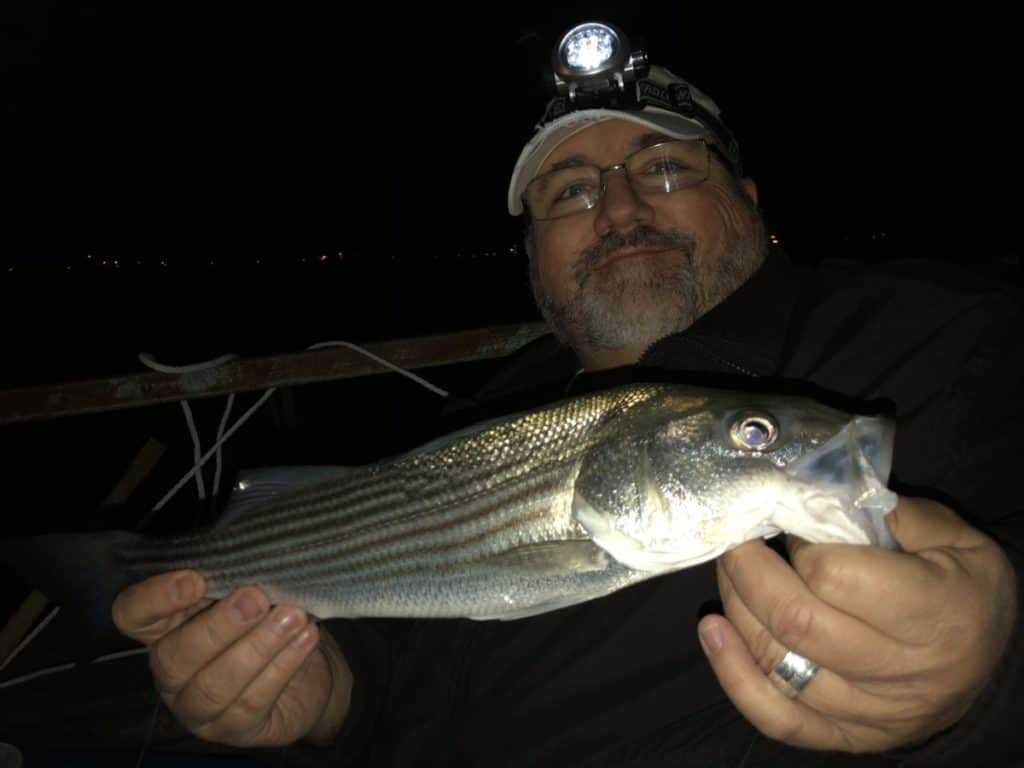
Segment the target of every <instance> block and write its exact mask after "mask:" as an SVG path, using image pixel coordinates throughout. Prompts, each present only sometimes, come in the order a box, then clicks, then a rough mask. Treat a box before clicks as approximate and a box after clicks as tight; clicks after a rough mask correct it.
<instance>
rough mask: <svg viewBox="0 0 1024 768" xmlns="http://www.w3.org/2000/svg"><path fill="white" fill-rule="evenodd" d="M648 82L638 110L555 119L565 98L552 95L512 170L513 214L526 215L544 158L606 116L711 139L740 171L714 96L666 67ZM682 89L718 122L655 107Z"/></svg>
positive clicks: (654, 70)
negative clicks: (530, 189) (528, 194)
mask: <svg viewBox="0 0 1024 768" xmlns="http://www.w3.org/2000/svg"><path fill="white" fill-rule="evenodd" d="M643 86H644V89H645V91H646V93H645V96H646V98H645V99H644V101H645V102H646V105H645V106H644V107H643V108H642V109H638V110H623V109H581V110H578V111H575V112H567V113H564V114H559V115H558V116H557V117H554V119H551V117H552V113H557V112H559V111H564V110H559V107H561V106H563V105H564V104H565V98H564V97H556V98H554V99H552V100H551V101H550V102H549V103H548V108H547V110H545V113H544V117H542V118H541V121H540V122H539V123H538V124H537V131H536V133H535V134H534V135H533V138H531V139H530V141H529V142H528V143H527V144H526V146H525V147H523V151H522V152H521V153H520V154H519V160H518V161H517V162H516V167H515V169H514V170H513V171H512V180H511V182H510V183H509V187H508V212H509V213H510V214H511V215H513V216H519V215H520V214H522V213H523V192H524V191H525V190H526V186H527V184H529V183H530V182H531V181H532V180H533V178H534V176H536V175H537V171H538V170H539V169H540V167H541V166H542V165H544V161H545V160H547V159H548V157H549V156H550V155H551V153H552V152H553V151H554V150H555V148H556V147H558V145H559V144H561V143H562V142H563V141H565V140H566V139H568V138H569V137H570V136H573V135H575V134H577V133H579V132H580V131H582V130H583V129H584V128H587V127H589V126H591V125H594V124H595V123H601V122H604V121H606V120H628V121H629V122H632V123H637V124H638V125H642V126H645V127H647V128H650V129H651V130H653V131H658V132H660V133H664V134H665V135H666V136H670V137H671V138H674V139H709V140H711V141H712V142H713V143H714V144H715V145H716V146H718V148H719V149H720V150H721V151H722V152H723V153H724V154H725V155H726V157H729V158H730V159H731V160H733V162H734V165H735V166H736V168H737V169H738V167H739V150H738V148H737V147H736V144H735V140H734V139H733V138H732V134H730V133H728V129H726V128H725V126H724V125H723V124H722V123H721V122H720V121H719V120H718V119H717V118H718V116H719V114H721V111H720V110H719V108H718V105H717V104H715V102H714V101H712V99H711V98H710V97H709V96H707V95H706V94H704V93H703V92H701V91H699V90H698V89H697V88H695V87H694V86H693V85H692V84H691V83H688V82H686V81H685V80H683V79H682V78H681V77H677V76H676V75H674V74H672V73H671V72H669V71H668V70H667V69H665V68H664V67H657V66H653V67H651V69H650V72H649V73H648V75H647V76H646V78H644V83H643ZM652 88H653V89H655V93H657V91H658V90H660V91H661V94H660V96H661V98H658V97H657V96H655V97H654V98H651V97H652V92H651V90H650V89H652ZM680 89H682V91H681V92H683V93H685V94H686V98H687V99H692V101H693V102H694V103H695V104H697V105H699V107H700V110H699V111H698V114H699V113H700V112H701V111H702V112H704V113H709V118H708V119H707V120H706V121H705V122H708V123H710V122H712V121H714V122H715V123H717V125H713V126H712V125H706V124H705V122H702V121H701V119H700V118H699V117H697V116H695V117H687V116H685V115H683V114H680V113H679V112H674V111H671V110H670V109H665V108H662V107H659V106H654V104H656V103H663V104H665V105H666V106H669V105H670V103H671V101H672V100H671V99H670V97H669V95H668V94H670V93H674V92H679V91H680ZM652 102H653V103H652ZM723 133H724V135H723Z"/></svg>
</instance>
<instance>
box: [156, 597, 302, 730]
mask: <svg viewBox="0 0 1024 768" xmlns="http://www.w3.org/2000/svg"><path fill="white" fill-rule="evenodd" d="M306 625H307V619H306V614H305V612H303V611H302V609H300V608H297V607H295V606H287V605H279V606H277V607H276V608H274V610H273V611H271V612H270V614H269V615H267V616H266V617H265V618H264V619H263V620H262V621H260V622H258V623H257V624H256V625H255V626H253V627H251V628H250V629H249V631H248V632H245V634H243V635H242V636H241V637H239V638H238V639H237V640H235V641H234V642H233V643H232V644H231V646H230V647H228V648H227V649H225V650H224V651H223V652H222V653H221V654H220V655H218V656H217V657H216V658H214V659H213V660H212V661H210V662H209V663H208V664H206V665H205V666H203V667H202V668H201V669H199V670H198V671H197V672H196V673H195V675H193V676H192V678H191V679H190V680H189V681H188V684H187V685H185V687H184V688H182V689H181V691H180V692H179V693H178V695H177V696H176V697H175V700H174V711H175V714H176V715H177V716H178V717H179V718H180V719H181V720H182V722H183V723H184V724H185V725H186V726H187V727H189V728H191V729H193V730H194V729H196V728H198V727H199V726H202V725H205V724H207V723H210V722H211V721H214V720H218V719H221V718H222V717H223V716H224V713H226V712H229V711H232V710H235V711H236V713H237V714H236V717H235V720H236V722H235V723H234V728H233V730H232V732H235V733H237V732H240V731H243V730H251V729H252V728H253V727H254V726H255V725H257V724H258V722H259V721H258V719H256V718H259V717H261V716H262V714H263V710H264V709H265V707H264V703H263V702H257V701H254V700H252V698H251V697H248V698H246V699H244V700H242V701H241V702H239V701H238V700H239V698H240V697H241V696H242V694H243V692H244V691H246V689H247V688H249V686H250V685H251V684H252V683H253V681H254V680H256V679H257V678H258V677H259V676H260V675H261V674H263V673H264V671H265V670H266V669H267V668H268V666H271V665H272V664H273V662H274V660H275V657H277V656H278V655H279V654H280V653H281V652H282V651H283V650H284V649H285V648H286V647H287V646H288V643H289V642H290V641H291V640H292V639H293V638H294V637H296V636H297V635H298V634H299V633H300V632H302V631H303V629H304V628H305V627H306ZM277 693H279V691H277V692H275V693H274V696H273V698H276V697H277ZM272 701H273V699H272V700H271V703H272Z"/></svg>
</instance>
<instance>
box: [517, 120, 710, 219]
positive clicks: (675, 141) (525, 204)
mask: <svg viewBox="0 0 1024 768" xmlns="http://www.w3.org/2000/svg"><path fill="white" fill-rule="evenodd" d="M691 141H699V142H700V143H701V144H703V145H704V152H705V156H706V158H707V161H708V169H707V174H706V175H705V176H704V178H703V179H701V180H700V181H698V182H697V183H695V184H689V185H687V186H685V187H680V188H679V189H673V190H669V191H667V192H656V193H653V194H659V195H668V194H671V193H672V192H682V191H684V190H687V189H694V188H696V187H699V186H700V185H701V184H703V183H704V182H705V181H707V180H708V179H709V178H711V155H714V156H715V157H717V158H718V159H719V161H720V162H722V163H724V164H725V165H726V166H727V167H729V163H728V160H727V159H726V157H725V156H724V155H723V154H722V151H721V150H720V149H719V148H718V147H717V146H715V144H714V142H711V141H708V140H707V139H669V140H667V141H659V142H658V143H657V144H651V145H650V146H648V147H641V148H640V149H638V150H636V151H635V152H630V153H629V154H628V155H626V157H625V158H623V160H622V162H621V163H615V164H614V165H607V166H604V167H603V168H602V167H601V166H599V165H597V164H595V163H585V164H584V166H586V165H589V166H591V167H593V168H597V170H598V177H599V178H600V180H601V186H600V188H599V192H598V195H597V198H596V199H595V200H594V202H593V204H591V205H588V206H587V207H586V208H581V209H580V210H578V211H573V212H572V213H563V214H562V215H561V216H547V217H544V218H540V217H538V216H535V215H534V212H533V211H532V210H531V208H530V204H529V201H528V200H527V193H528V192H529V189H530V187H531V186H533V184H534V183H536V182H537V181H540V180H541V179H543V178H545V177H547V176H549V175H550V174H552V173H557V172H558V170H561V169H557V170H553V171H548V172H547V173H544V174H541V175H540V176H535V177H534V178H533V179H531V180H530V183H529V184H527V185H526V188H525V189H524V190H523V194H522V196H521V199H522V201H523V208H524V209H525V210H527V211H529V215H530V220H531V221H558V220H559V219H567V218H569V217H571V216H578V215H579V214H581V213H586V212H587V211H592V210H594V209H595V208H596V207H597V206H598V204H599V203H600V202H601V200H603V199H604V193H605V189H606V187H607V185H606V184H605V181H604V175H605V174H606V173H608V172H610V171H625V172H626V180H627V181H628V182H629V186H630V189H632V190H633V192H634V193H635V194H651V193H641V192H637V190H636V188H635V187H633V182H632V180H631V179H630V176H629V169H628V168H627V166H628V164H629V161H630V159H631V158H633V157H635V156H636V155H639V154H640V153H641V152H647V151H648V150H651V149H656V148H658V147H663V146H665V145H666V144H683V143H686V142H691Z"/></svg>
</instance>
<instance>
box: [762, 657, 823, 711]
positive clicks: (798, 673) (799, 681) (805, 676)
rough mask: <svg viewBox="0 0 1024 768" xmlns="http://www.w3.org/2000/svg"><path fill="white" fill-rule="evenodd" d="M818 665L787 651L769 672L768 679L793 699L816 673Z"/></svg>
mask: <svg viewBox="0 0 1024 768" xmlns="http://www.w3.org/2000/svg"><path fill="white" fill-rule="evenodd" d="M818 669H819V667H818V665H817V664H815V663H814V662H813V661H811V660H810V659H808V658H805V657H803V656H801V655H800V654H799V653H793V651H788V652H787V653H786V655H785V656H783V657H782V661H780V662H779V663H778V664H777V665H776V666H775V669H773V670H772V671H771V672H770V673H768V679H769V680H771V681H772V682H773V683H774V684H775V687H776V688H778V689H779V690H780V691H782V693H783V694H784V695H785V696H787V697H788V698H790V699H795V698H796V696H797V694H798V693H800V691H802V690H803V689H804V688H806V687H807V684H808V683H809V682H811V680H813V679H814V676H815V675H816V674H818Z"/></svg>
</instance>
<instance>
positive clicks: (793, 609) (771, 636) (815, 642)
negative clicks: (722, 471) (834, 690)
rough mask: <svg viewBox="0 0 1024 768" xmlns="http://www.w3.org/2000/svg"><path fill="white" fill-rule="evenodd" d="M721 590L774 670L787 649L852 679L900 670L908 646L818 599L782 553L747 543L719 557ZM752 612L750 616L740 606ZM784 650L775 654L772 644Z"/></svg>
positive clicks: (763, 659)
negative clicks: (773, 665)
mask: <svg viewBox="0 0 1024 768" xmlns="http://www.w3.org/2000/svg"><path fill="white" fill-rule="evenodd" d="M718 562H719V567H718V576H719V589H720V591H721V593H722V602H723V605H724V606H725V609H726V614H727V615H728V616H729V618H730V619H734V618H735V619H739V620H741V621H743V622H744V623H743V625H742V626H740V627H738V628H739V629H740V631H741V634H742V635H743V637H744V638H745V639H746V640H747V642H748V644H749V645H750V646H751V651H752V652H753V653H754V655H755V656H756V657H757V658H758V659H759V660H760V661H761V662H762V664H764V665H765V669H766V670H767V669H770V666H769V665H772V664H776V663H778V661H779V659H781V658H782V655H783V654H784V653H785V651H786V650H791V651H795V652H796V653H799V654H800V655H801V656H806V657H808V658H810V659H813V660H814V661H816V662H817V663H818V664H820V665H821V666H823V667H827V668H829V669H831V670H832V671H834V672H835V673H836V674H838V675H840V676H842V677H845V678H846V679H848V680H863V679H870V678H873V677H876V676H878V675H879V674H880V672H881V671H882V670H887V669H892V668H894V665H900V666H899V667H898V668H902V663H903V657H904V655H905V653H906V650H905V649H904V648H903V647H902V646H900V645H899V644H898V643H896V642H894V641H893V640H892V639H891V638H888V637H886V636H885V635H884V634H882V633H880V632H878V631H877V630H876V629H874V628H873V627H871V626H869V625H867V624H865V623H864V622H862V621H860V620H859V619H856V618H854V617H852V616H849V615H848V614H845V613H843V612H842V611H839V610H837V609H835V608H833V607H832V606H830V605H828V604H826V603H825V602H823V601H822V600H820V599H819V598H817V597H816V596H815V595H814V594H812V593H811V591H810V590H809V589H808V587H807V585H806V584H804V582H803V580H802V579H801V578H800V575H799V574H798V573H797V572H796V571H794V570H793V569H792V568H791V567H790V566H789V565H788V564H787V563H786V562H785V561H784V560H783V559H782V558H781V557H780V556H779V555H778V554H776V553H775V552H774V551H773V550H772V549H770V548H769V547H767V546H765V545H764V544H763V542H760V541H755V542H748V543H747V544H744V545H742V546H741V547H738V548H736V549H735V550H733V551H732V552H730V553H727V555H723V556H722V557H720V558H719V561H718ZM740 604H742V606H743V608H745V609H746V611H747V612H748V613H749V615H750V618H749V620H747V619H746V618H745V617H744V615H743V613H742V612H740V610H739V608H738V606H739V605H740ZM773 642H774V643H778V645H779V647H780V648H782V649H784V650H783V651H782V653H777V649H774V648H773V647H772V643H773Z"/></svg>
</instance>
